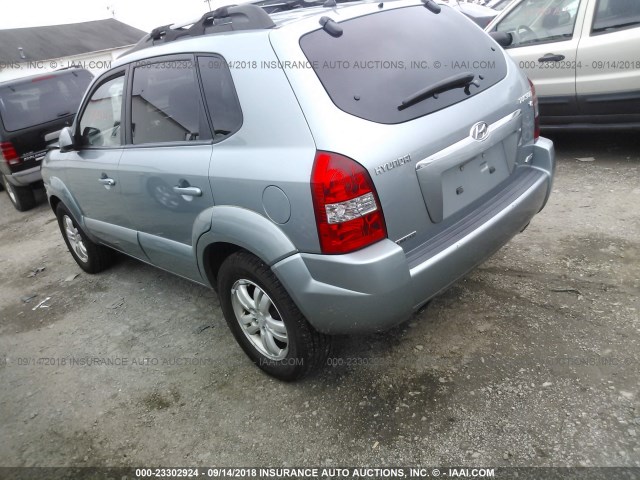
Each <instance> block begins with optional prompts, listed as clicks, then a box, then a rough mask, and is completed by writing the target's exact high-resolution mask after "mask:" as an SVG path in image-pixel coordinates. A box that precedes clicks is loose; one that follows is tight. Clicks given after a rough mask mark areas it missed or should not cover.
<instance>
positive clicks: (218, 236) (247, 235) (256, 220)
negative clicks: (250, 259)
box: [197, 206, 298, 289]
mask: <svg viewBox="0 0 640 480" xmlns="http://www.w3.org/2000/svg"><path fill="white" fill-rule="evenodd" d="M242 250H244V251H247V252H249V253H251V254H252V255H255V256H256V257H258V258H259V259H260V260H262V261H263V262H264V263H265V264H266V265H268V266H272V265H273V264H275V263H276V262H278V261H280V260H282V259H283V258H286V257H288V256H289V255H293V254H294V253H296V252H297V251H298V250H297V249H296V247H295V246H294V245H293V243H292V242H291V240H290V239H289V237H287V235H285V233H284V232H283V231H282V230H280V228H278V226H277V225H275V224H274V223H273V222H271V221H270V220H269V219H267V218H265V217H264V216H262V215H260V214H259V213H256V212H254V211H252V210H248V209H245V208H241V207H233V206H218V207H213V211H212V216H211V229H210V230H209V231H207V232H206V233H204V234H203V235H202V236H200V238H199V239H198V243H197V258H198V264H199V265H198V267H199V268H200V271H201V272H203V276H204V277H205V278H206V280H207V281H208V282H209V284H210V285H211V286H212V287H213V288H214V289H215V288H217V280H218V271H219V269H220V266H221V265H222V263H223V262H224V261H225V260H226V259H227V258H228V257H229V255H232V254H233V253H235V252H238V251H242Z"/></svg>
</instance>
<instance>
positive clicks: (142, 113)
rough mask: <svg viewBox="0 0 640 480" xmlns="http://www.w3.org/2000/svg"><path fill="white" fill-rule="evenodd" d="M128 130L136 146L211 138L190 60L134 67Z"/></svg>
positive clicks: (194, 71)
mask: <svg viewBox="0 0 640 480" xmlns="http://www.w3.org/2000/svg"><path fill="white" fill-rule="evenodd" d="M131 130H132V132H131V135H132V137H131V138H132V139H133V143H134V144H136V145H139V144H143V143H159V142H191V141H197V140H209V139H211V132H210V129H209V124H208V122H207V119H206V115H205V113H204V107H203V105H202V98H201V96H200V87H199V85H198V79H197V77H196V70H195V68H194V66H193V62H191V61H190V60H175V61H167V62H158V63H153V64H144V65H140V66H138V67H136V68H135V69H134V71H133V91H132V94H131Z"/></svg>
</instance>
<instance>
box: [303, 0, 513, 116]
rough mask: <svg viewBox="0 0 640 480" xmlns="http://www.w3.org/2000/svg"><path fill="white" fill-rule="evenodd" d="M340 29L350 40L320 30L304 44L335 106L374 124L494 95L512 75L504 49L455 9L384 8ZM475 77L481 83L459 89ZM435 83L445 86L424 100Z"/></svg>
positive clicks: (309, 36)
mask: <svg viewBox="0 0 640 480" xmlns="http://www.w3.org/2000/svg"><path fill="white" fill-rule="evenodd" d="M328 16H329V17H331V15H328ZM338 25H339V27H341V28H342V35H340V36H338V37H334V36H332V35H330V34H329V33H327V32H326V31H325V30H324V29H320V30H315V31H313V32H310V33H308V34H306V35H304V36H303V37H302V38H301V39H300V46H301V48H302V50H303V51H304V53H305V55H306V56H307V59H308V60H309V62H310V64H311V65H312V66H313V69H314V70H315V72H316V74H317V75H318V78H319V79H320V81H321V82H322V85H323V86H324V88H325V90H326V91H327V93H328V94H329V96H330V97H331V100H332V101H333V103H335V105H336V106H337V107H338V108H340V109H341V110H343V111H345V112H347V113H349V114H351V115H355V116H357V117H360V118H364V119H366V120H371V121H373V122H378V123H387V124H393V123H402V122H406V121H408V120H412V119H414V118H418V117H421V116H424V115H428V114H430V113H433V112H436V111H438V110H441V109H443V108H446V107H448V106H450V105H453V104H455V103H458V102H461V101H463V100H465V99H467V98H469V97H471V96H473V95H476V94H478V93H480V92H482V91H483V90H486V89H487V88H489V87H490V86H492V85H494V84H496V83H497V82H499V81H500V80H502V79H503V78H504V77H505V75H506V72H507V66H506V62H505V59H504V56H503V54H502V52H501V50H500V48H499V47H496V46H495V44H494V43H493V42H492V41H491V39H490V38H489V37H488V36H487V35H486V34H485V33H484V32H483V31H482V30H480V29H479V28H478V27H477V26H475V25H473V24H472V23H471V21H470V20H467V19H466V18H464V17H463V16H462V15H461V14H460V13H458V12H456V11H454V10H453V9H451V8H449V7H447V6H442V11H441V12H440V13H439V14H434V13H432V12H431V11H429V10H427V9H426V8H425V7H424V6H422V5H420V6H412V7H405V8H398V9H392V10H387V11H384V10H383V11H380V12H377V13H374V14H370V15H366V16H363V17H358V18H355V19H352V20H347V21H344V22H340V23H338ZM471 78H473V82H475V85H468V88H467V87H465V86H459V85H460V84H461V79H471ZM454 80H456V81H454ZM453 84H455V85H458V86H456V87H454V86H452V85H453ZM435 85H440V86H443V85H445V87H444V88H440V89H439V90H441V91H440V92H439V93H435V95H430V94H428V93H427V94H426V97H424V95H423V97H424V98H423V99H422V100H416V94H417V93H419V92H422V93H423V94H425V92H426V91H428V90H430V89H431V87H434V86H435ZM446 85H448V87H446ZM442 90H444V91H442ZM409 99H413V101H411V102H409V106H403V107H400V106H401V105H402V103H403V101H407V100H409ZM399 107H400V108H399Z"/></svg>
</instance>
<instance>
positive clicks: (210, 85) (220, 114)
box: [198, 57, 242, 140]
mask: <svg viewBox="0 0 640 480" xmlns="http://www.w3.org/2000/svg"><path fill="white" fill-rule="evenodd" d="M198 64H199V67H200V76H201V78H202V88H203V90H204V98H205V101H206V103H207V108H208V110H209V115H210V116H211V123H212V124H213V133H214V139H216V140H219V139H222V138H224V137H227V136H229V135H231V134H232V133H234V132H236V131H237V130H238V129H239V128H240V127H241V126H242V110H240V103H239V102H238V96H237V94H236V89H235V87H234V85H233V79H232V78H231V73H230V72H229V68H228V67H227V62H226V61H225V60H224V59H222V58H220V57H199V58H198Z"/></svg>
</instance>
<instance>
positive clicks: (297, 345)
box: [218, 252, 331, 381]
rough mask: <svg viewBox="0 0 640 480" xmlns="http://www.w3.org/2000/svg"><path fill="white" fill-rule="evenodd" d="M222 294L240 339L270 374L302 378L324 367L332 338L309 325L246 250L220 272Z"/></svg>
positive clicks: (268, 271)
mask: <svg viewBox="0 0 640 480" xmlns="http://www.w3.org/2000/svg"><path fill="white" fill-rule="evenodd" d="M218 296H219V298H220V305H221V306H222V312H223V314H224V317H225V319H226V320H227V324H228V325H229V328H230V329H231V332H232V333H233V336H234V337H235V339H236V341H237V342H238V343H239V344H240V346H241V347H242V349H243V350H244V351H245V353H246V354H247V356H248V357H249V358H250V359H251V361H253V363H255V364H256V365H257V366H258V367H259V368H261V369H262V370H264V371H265V372H266V373H268V374H269V375H271V376H273V377H275V378H278V379H280V380H285V381H292V380H298V379H300V378H302V377H304V376H306V375H308V374H309V373H311V372H312V371H314V370H316V369H318V368H319V367H320V366H322V365H323V364H324V362H325V360H326V358H327V356H328V355H329V351H330V349H331V337H329V336H327V335H323V334H321V333H319V332H317V331H316V330H315V329H314V328H313V327H312V326H311V325H310V324H309V322H308V321H307V320H306V318H305V317H304V315H302V313H301V312H300V310H299V309H298V307H297V306H296V305H295V303H293V300H292V299H291V297H289V294H288V293H287V291H286V290H285V289H284V287H283V286H282V284H281V283H280V282H279V281H278V279H277V278H276V276H275V274H274V273H273V272H272V271H271V269H270V268H269V267H268V266H267V265H265V264H264V263H263V262H262V261H261V260H260V259H259V258H257V257H255V256H253V255H251V254H250V253H248V252H237V253H234V254H232V255H230V256H229V257H228V258H227V259H226V260H225V261H224V262H223V263H222V266H221V267H220V271H219V273H218Z"/></svg>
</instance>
